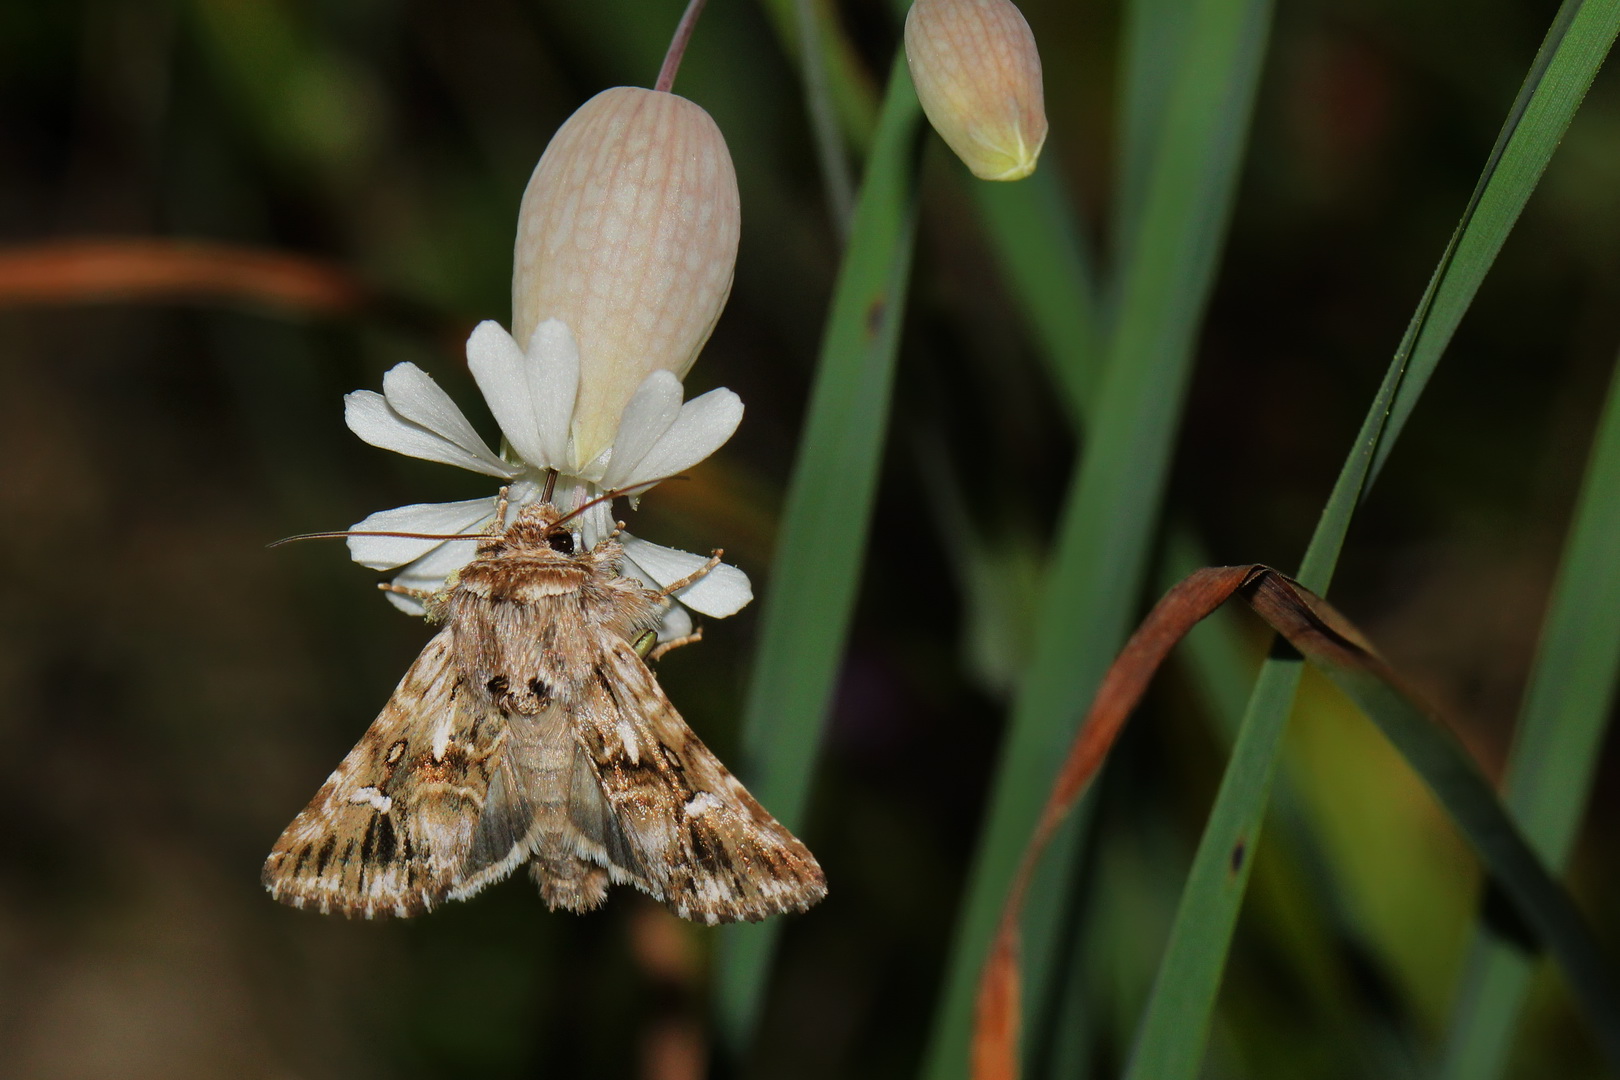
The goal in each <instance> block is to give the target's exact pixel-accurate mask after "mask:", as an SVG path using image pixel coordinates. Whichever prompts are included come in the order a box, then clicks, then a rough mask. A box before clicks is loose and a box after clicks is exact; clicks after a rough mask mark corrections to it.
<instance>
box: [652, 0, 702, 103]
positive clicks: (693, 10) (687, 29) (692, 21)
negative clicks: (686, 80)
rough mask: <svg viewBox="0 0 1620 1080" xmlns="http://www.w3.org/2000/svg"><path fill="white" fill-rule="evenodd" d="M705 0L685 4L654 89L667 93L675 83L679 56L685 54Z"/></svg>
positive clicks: (693, 0) (679, 65) (692, 0)
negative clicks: (684, 9)
mask: <svg viewBox="0 0 1620 1080" xmlns="http://www.w3.org/2000/svg"><path fill="white" fill-rule="evenodd" d="M706 2H707V0H691V2H690V3H689V4H687V5H686V12H685V14H683V15H682V16H681V22H680V25H679V26H677V27H675V36H674V37H673V38H671V39H670V42H669V51H668V52H667V53H665V54H664V66H663V67H662V68H660V69H659V71H658V81H657V82H656V83H654V84H653V89H654V90H661V91H663V92H664V93H666V94H667V93H669V91H670V89H671V88H672V87H674V85H675V73H676V72H677V71H679V70H680V69H681V57H683V56H685V55H686V43H687V42H688V41H691V40H692V30H693V28H695V27H696V26H697V21H698V16H699V15H701V14H703V5H704V4H705V3H706Z"/></svg>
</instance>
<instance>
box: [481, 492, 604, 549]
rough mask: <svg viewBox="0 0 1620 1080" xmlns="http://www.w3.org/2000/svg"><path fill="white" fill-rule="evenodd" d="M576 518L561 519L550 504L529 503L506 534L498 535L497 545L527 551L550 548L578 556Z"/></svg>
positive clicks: (560, 515)
mask: <svg viewBox="0 0 1620 1080" xmlns="http://www.w3.org/2000/svg"><path fill="white" fill-rule="evenodd" d="M578 521H579V519H578V518H565V517H564V516H563V514H562V512H561V511H560V510H558V509H557V508H556V507H555V506H553V505H551V504H550V503H530V504H529V505H528V506H525V507H524V508H523V509H522V510H521V511H519V512H518V516H517V519H516V520H515V521H513V522H512V524H511V527H510V528H508V529H507V530H506V534H505V535H504V536H502V537H500V538H499V540H498V543H499V545H500V546H502V547H505V548H507V549H509V550H511V549H528V550H531V551H538V550H546V551H553V552H556V553H557V554H559V555H568V556H573V555H578V554H579V553H580V552H581V551H582V550H583V549H584V544H583V541H582V538H581V536H580V534H579V533H577V532H575V531H574V526H575V525H577V524H578Z"/></svg>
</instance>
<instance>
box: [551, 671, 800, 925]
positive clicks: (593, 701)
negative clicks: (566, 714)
mask: <svg viewBox="0 0 1620 1080" xmlns="http://www.w3.org/2000/svg"><path fill="white" fill-rule="evenodd" d="M599 671H600V673H601V676H602V677H601V678H600V679H599V680H598V681H597V685H596V686H594V687H592V688H591V691H592V692H591V693H590V694H588V695H587V697H586V698H585V700H584V702H583V703H582V704H581V705H580V706H579V707H578V708H576V709H575V710H574V721H575V724H576V729H577V731H578V733H579V738H580V741H581V744H582V746H583V747H584V749H585V750H586V752H587V754H588V756H589V760H590V762H591V764H592V766H593V767H594V770H595V773H596V777H597V780H598V782H599V783H600V784H601V786H602V791H603V792H604V793H605V794H606V796H607V801H608V805H609V806H610V807H612V809H613V811H614V813H615V815H616V816H617V818H618V824H619V828H620V829H621V830H622V831H623V833H624V835H625V837H626V839H627V840H628V841H629V844H630V847H631V848H632V849H634V851H635V852H636V854H637V856H638V857H639V860H640V862H641V864H642V865H643V866H645V867H646V876H647V883H646V884H645V885H643V886H642V887H643V888H644V889H645V891H647V892H649V893H651V894H652V895H653V896H655V897H657V898H658V899H660V900H662V901H663V902H664V903H665V904H667V905H669V907H670V908H671V909H672V910H673V911H674V912H675V913H676V914H677V915H680V916H681V917H682V918H686V919H692V920H694V921H698V922H707V923H717V922H736V921H738V920H748V921H750V922H753V921H757V920H760V919H763V918H765V917H766V916H769V915H776V914H781V913H783V912H788V911H803V910H804V909H806V908H808V907H810V906H811V905H812V904H814V903H816V902H817V901H818V900H820V899H821V898H822V897H823V896H825V895H826V892H827V882H826V878H825V877H824V876H823V874H822V872H821V867H820V866H819V865H818V864H817V863H816V860H815V857H814V856H813V855H811V854H810V852H809V850H808V849H807V848H806V847H805V846H804V845H803V844H802V843H800V842H799V840H798V838H797V837H795V836H794V835H793V834H792V833H790V832H788V830H787V829H785V828H784V827H783V826H782V825H781V824H780V823H779V822H778V821H777V820H776V819H775V818H773V817H772V816H771V815H770V814H768V813H766V811H765V809H764V808H763V807H761V806H760V805H759V803H758V802H756V801H755V800H754V797H753V796H752V795H750V794H749V793H748V791H747V789H745V788H744V787H743V786H742V784H741V783H740V782H739V781H738V780H737V778H736V777H734V776H732V775H731V773H730V772H729V771H727V769H726V767H725V766H724V765H722V764H721V763H720V761H719V759H718V758H716V757H715V756H714V754H712V753H711V752H710V751H709V748H708V747H706V746H704V745H703V742H702V741H701V740H700V739H699V738H698V737H697V736H696V735H695V734H693V732H692V729H691V728H689V727H687V726H686V722H685V721H684V720H682V719H681V717H680V714H679V713H677V712H676V711H675V707H674V706H673V705H671V704H670V702H669V699H668V698H667V697H665V696H664V692H663V689H662V688H661V687H660V686H659V685H658V681H657V679H655V678H654V676H653V674H652V672H651V671H650V670H648V668H647V666H646V665H645V664H644V663H642V661H641V658H640V657H639V656H637V655H636V653H635V650H634V648H633V647H632V646H631V645H630V644H629V643H627V642H625V641H624V640H622V639H615V640H612V641H610V642H607V643H606V647H605V648H604V649H603V652H602V655H601V659H600V667H599Z"/></svg>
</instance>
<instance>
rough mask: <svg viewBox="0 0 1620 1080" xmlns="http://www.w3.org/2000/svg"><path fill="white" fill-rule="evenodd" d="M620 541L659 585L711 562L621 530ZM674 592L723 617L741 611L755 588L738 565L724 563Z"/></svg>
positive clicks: (688, 602) (705, 611)
mask: <svg viewBox="0 0 1620 1080" xmlns="http://www.w3.org/2000/svg"><path fill="white" fill-rule="evenodd" d="M619 542H620V543H621V544H623V545H624V554H625V558H626V559H628V560H629V561H630V562H633V563H635V565H636V567H637V568H639V569H640V570H641V571H642V572H643V573H644V574H645V575H646V576H647V577H650V578H651V579H652V580H653V581H654V582H656V583H657V584H658V586H659V587H660V588H662V587H663V586H666V585H668V584H669V583H670V582H672V581H679V580H680V579H681V578H683V577H685V576H686V575H688V574H690V573H692V572H693V571H694V570H696V569H697V568H698V567H700V566H702V565H703V564H704V563H706V562H708V560H707V559H705V558H704V557H703V556H701V555H693V554H692V553H691V552H689V551H677V550H676V549H675V548H668V547H664V546H663V545H662V544H651V543H648V542H647V541H645V540H640V539H637V538H636V537H634V536H631V535H630V534H629V533H620V534H619ZM635 576H636V577H641V576H643V575H642V574H636V575H635ZM674 595H675V599H677V600H679V601H680V602H681V603H683V604H685V605H686V606H687V607H689V608H691V609H692V610H693V611H698V612H702V613H703V614H704V615H709V616H712V617H714V618H716V619H723V618H725V617H726V616H727V615H735V614H736V613H737V612H738V611H740V610H741V609H742V607H743V605H745V604H747V603H748V602H749V601H750V600H752V599H753V598H754V591H753V589H752V588H751V587H750V586H749V584H748V575H747V574H745V573H743V572H742V571H741V570H739V569H737V568H736V567H735V566H729V565H727V564H726V563H721V564H720V565H719V566H716V567H715V568H714V569H713V570H710V571H709V572H708V573H707V574H704V575H703V576H702V577H700V578H698V579H697V580H696V581H694V582H693V583H692V584H690V585H688V586H687V587H686V588H684V589H682V590H680V591H679V592H677V593H675V594H674Z"/></svg>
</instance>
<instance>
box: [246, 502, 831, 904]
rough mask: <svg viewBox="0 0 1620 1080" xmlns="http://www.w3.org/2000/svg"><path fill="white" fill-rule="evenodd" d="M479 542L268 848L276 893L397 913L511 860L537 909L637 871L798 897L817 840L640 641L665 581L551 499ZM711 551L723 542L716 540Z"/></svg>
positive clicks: (478, 883) (820, 884) (707, 896)
mask: <svg viewBox="0 0 1620 1080" xmlns="http://www.w3.org/2000/svg"><path fill="white" fill-rule="evenodd" d="M505 516H506V511H505V505H504V501H503V504H502V505H501V508H500V510H499V511H498V515H497V524H496V526H495V527H494V528H493V529H492V531H491V532H490V533H489V534H488V535H487V536H485V537H484V538H482V539H480V540H478V541H477V543H478V549H477V555H476V556H475V557H474V558H473V560H472V561H471V562H470V563H468V564H467V565H466V566H465V567H463V568H462V570H461V571H460V573H459V575H457V576H453V577H452V578H451V579H450V581H449V582H447V583H446V586H445V588H444V589H443V590H442V591H440V592H439V593H437V594H434V595H433V596H432V597H430V598H427V606H428V614H429V618H430V620H433V621H436V622H439V623H441V624H442V628H441V629H440V630H439V631H438V633H437V634H436V636H435V637H434V638H433V639H432V640H431V641H430V642H428V645H427V647H426V648H425V649H423V650H422V654H421V655H420V656H419V657H417V659H416V662H415V663H414V664H412V665H411V667H410V670H409V671H407V672H406V673H405V677H404V678H403V679H402V680H401V681H400V684H399V686H398V687H397V688H396V689H395V690H394V693H393V696H392V697H391V698H390V699H389V701H388V704H387V705H386V706H385V707H384V708H383V711H382V714H381V715H380V716H378V717H377V719H376V721H375V722H374V723H373V724H372V725H371V727H370V728H369V729H368V730H367V731H366V733H365V734H364V735H363V736H362V737H361V739H360V742H359V743H358V744H357V745H356V746H355V747H354V749H353V750H351V751H350V752H349V755H348V756H347V757H345V758H344V759H343V761H342V763H341V764H339V765H338V767H337V769H336V771H334V772H333V773H332V775H331V776H330V777H328V778H327V780H326V783H325V784H324V785H322V787H321V789H320V791H318V792H317V793H316V795H315V798H314V799H313V800H312V801H311V802H310V804H309V805H308V806H307V807H305V808H304V810H303V812H302V813H300V814H299V815H298V816H297V817H296V818H294V819H293V822H292V824H291V825H289V826H287V829H286V831H285V832H283V833H282V834H281V838H280V839H279V840H277V841H276V844H275V847H274V849H273V850H272V851H271V852H270V857H269V858H268V859H267V860H266V861H265V864H264V875H263V879H264V884H265V887H266V888H267V889H268V890H269V891H270V895H271V896H273V897H275V899H277V900H279V901H282V902H283V903H287V904H291V905H293V906H294V907H301V908H303V907H309V908H315V909H317V910H319V911H321V912H337V913H339V914H343V915H347V916H351V917H353V916H361V917H365V918H374V917H378V916H402V917H403V916H410V915H416V914H419V913H421V912H424V911H427V910H429V909H431V908H433V907H435V906H437V905H438V904H440V903H442V902H443V901H445V900H460V899H464V898H466V897H469V896H472V895H473V894H474V893H477V892H478V891H479V890H481V889H483V888H484V887H485V886H487V885H490V884H492V883H493V882H497V881H500V880H502V879H503V878H505V877H507V876H508V875H509V874H511V873H512V872H513V871H514V870H516V869H517V868H518V867H519V866H521V865H524V864H527V865H528V868H529V876H530V877H532V878H533V879H534V881H535V883H536V884H537V885H538V886H539V887H540V895H541V897H542V898H543V899H544V900H545V901H546V903H547V904H548V905H549V906H550V907H551V908H552V909H554V910H555V909H557V908H566V909H568V910H570V911H588V910H590V909H592V908H595V907H597V906H598V905H600V904H601V903H602V902H603V901H604V900H605V899H606V897H607V893H608V889H609V887H610V886H611V885H633V886H635V887H636V888H637V889H640V890H641V891H642V892H644V893H647V894H648V895H650V896H652V897H653V898H655V899H657V900H659V901H661V902H662V903H663V904H665V905H666V906H668V907H669V908H670V909H671V910H673V911H674V912H675V914H677V915H679V916H681V917H682V918H684V919H691V920H693V921H697V922H705V923H710V924H713V923H721V922H733V921H737V920H749V921H757V920H760V919H763V918H765V917H766V916H768V915H775V914H779V913H782V912H789V911H802V910H804V909H806V908H808V907H810V906H811V905H812V904H814V903H816V902H817V901H818V900H820V899H821V898H822V896H823V895H825V893H826V879H825V877H824V876H823V874H822V871H821V867H820V866H819V865H818V864H817V863H816V860H815V857H814V856H813V855H811V854H810V852H809V850H808V849H807V848H806V847H805V846H804V844H802V843H800V842H799V840H798V838H796V837H795V836H794V835H793V834H792V833H790V832H788V830H787V829H785V828H784V827H783V826H782V825H781V824H780V823H778V822H777V820H776V819H775V818H773V817H772V816H771V815H770V814H768V813H767V812H766V811H765V810H764V808H763V807H761V806H760V805H759V803H758V802H756V801H755V800H754V797H753V796H752V795H750V794H749V793H748V791H747V790H746V789H745V788H744V787H743V785H742V784H741V783H740V782H738V780H737V779H736V778H735V777H733V776H732V775H731V773H730V772H728V771H727V770H726V767H725V766H724V765H722V764H721V763H720V761H719V759H718V758H716V757H715V756H714V754H713V753H711V752H710V751H709V749H708V747H706V746H704V745H703V743H702V741H701V740H699V739H698V737H697V736H696V735H695V734H693V732H692V730H691V729H690V728H688V727H687V726H686V722H685V721H684V720H682V719H681V717H680V714H679V713H677V712H676V711H675V707H674V706H673V705H671V704H670V702H669V699H668V698H667V697H665V696H664V691H663V689H662V688H661V687H660V686H659V685H658V681H657V679H655V678H654V676H653V673H652V671H651V670H650V669H649V668H648V667H647V664H646V662H645V660H644V655H645V654H646V653H647V652H648V651H649V647H650V645H651V644H652V642H653V641H655V640H656V634H655V633H654V628H655V627H656V626H657V625H658V623H659V621H660V618H661V615H662V612H663V610H664V608H665V607H666V605H667V603H668V602H669V601H668V600H667V597H668V596H669V594H671V593H672V592H674V591H676V590H678V589H680V588H682V587H684V586H685V585H688V584H690V583H691V581H693V580H696V579H697V578H698V577H700V576H701V575H702V574H703V573H705V572H707V570H708V568H709V567H712V566H713V565H715V561H716V560H711V561H710V563H709V564H708V566H705V567H703V568H701V569H700V570H699V571H698V572H697V573H696V574H694V575H692V576H691V577H690V578H687V579H684V580H682V581H678V582H675V583H673V584H671V585H670V586H669V587H667V588H664V589H659V590H653V589H649V588H647V587H646V586H645V585H643V584H642V583H641V582H639V581H638V580H636V579H634V578H628V577H622V576H620V573H619V570H620V561H621V558H622V554H623V553H622V549H621V548H620V545H619V543H618V541H617V540H616V539H614V538H613V537H611V536H610V537H607V538H605V539H603V540H601V541H600V542H598V543H597V544H596V545H595V546H594V547H593V548H590V549H588V550H584V549H583V545H582V544H581V542H580V540H579V538H578V534H576V533H575V532H573V531H571V529H570V528H569V518H568V517H566V516H564V515H563V514H561V513H560V512H559V511H558V509H557V508H556V507H555V506H553V505H552V504H551V503H550V502H540V503H533V504H530V505H529V506H527V507H524V508H523V509H522V510H521V511H520V512H519V513H518V514H517V515H516V518H515V520H514V521H513V522H512V524H511V526H510V527H506V526H505V524H504V519H505ZM716 558H718V556H716Z"/></svg>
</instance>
